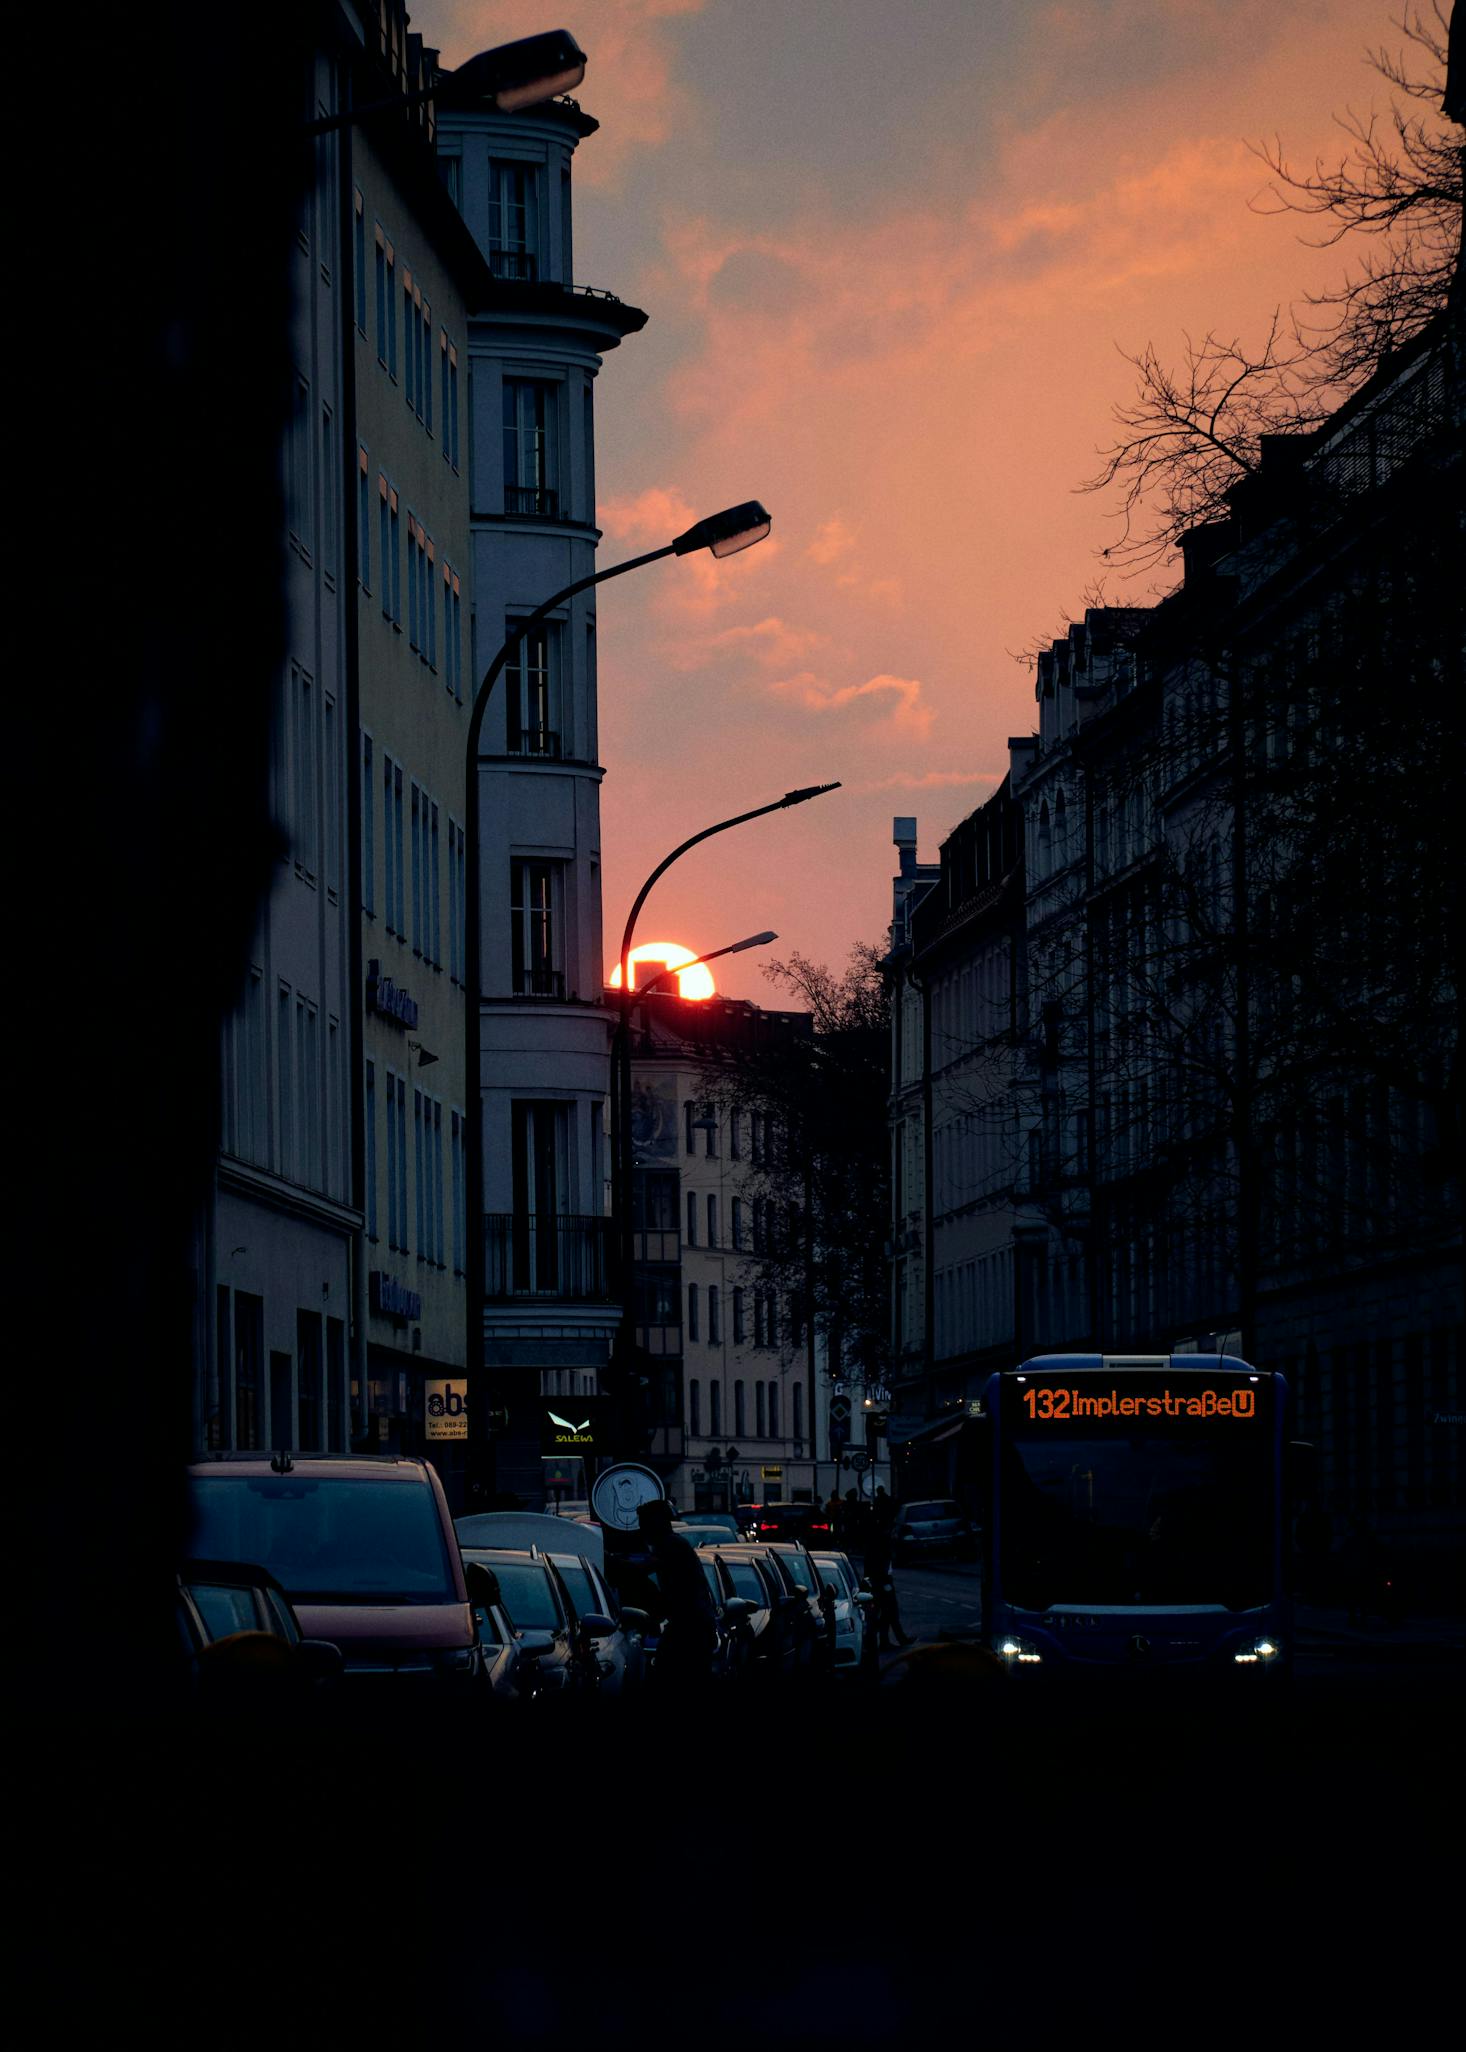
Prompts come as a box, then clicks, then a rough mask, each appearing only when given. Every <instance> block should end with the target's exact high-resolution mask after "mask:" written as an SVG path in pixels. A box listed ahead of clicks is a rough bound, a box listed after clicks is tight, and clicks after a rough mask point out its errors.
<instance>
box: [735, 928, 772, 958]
mask: <svg viewBox="0 0 1466 2052" xmlns="http://www.w3.org/2000/svg"><path fill="white" fill-rule="evenodd" d="M778 938H779V936H778V935H777V934H776V933H751V934H750V935H749V936H748V939H747V940H741V941H734V943H733V945H732V946H731V947H728V948H724V949H723V953H724V954H725V955H741V954H742V953H743V951H744V949H745V948H766V947H767V946H768V944H769V942H770V941H776V940H777V939H778Z"/></svg>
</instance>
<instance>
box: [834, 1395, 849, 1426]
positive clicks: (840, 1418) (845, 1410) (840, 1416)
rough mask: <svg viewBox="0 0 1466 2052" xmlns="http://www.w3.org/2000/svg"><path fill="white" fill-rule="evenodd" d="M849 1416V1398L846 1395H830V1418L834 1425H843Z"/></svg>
mask: <svg viewBox="0 0 1466 2052" xmlns="http://www.w3.org/2000/svg"><path fill="white" fill-rule="evenodd" d="M849 1416H850V1399H849V1397H848V1396H837V1397H831V1398H830V1418H831V1420H832V1422H833V1423H834V1424H836V1425H843V1424H845V1423H846V1421H847V1420H848V1418H849Z"/></svg>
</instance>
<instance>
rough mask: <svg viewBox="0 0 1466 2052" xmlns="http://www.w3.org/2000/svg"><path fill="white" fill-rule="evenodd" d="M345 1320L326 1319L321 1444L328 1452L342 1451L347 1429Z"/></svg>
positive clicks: (344, 1448)
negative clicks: (324, 1419) (323, 1407)
mask: <svg viewBox="0 0 1466 2052" xmlns="http://www.w3.org/2000/svg"><path fill="white" fill-rule="evenodd" d="M345 1421H346V1321H345V1319H344V1318H328V1319H327V1320H326V1422H325V1437H324V1439H323V1440H322V1442H321V1443H322V1446H323V1447H324V1448H325V1450H326V1451H327V1452H332V1453H335V1452H344V1451H345V1450H346V1446H347V1440H346V1431H345Z"/></svg>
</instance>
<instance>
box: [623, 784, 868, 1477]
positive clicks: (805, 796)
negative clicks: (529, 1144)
mask: <svg viewBox="0 0 1466 2052" xmlns="http://www.w3.org/2000/svg"><path fill="white" fill-rule="evenodd" d="M839 788H840V785H839V783H838V782H836V783H833V784H806V785H804V786H802V787H801V788H800V789H799V790H797V791H786V792H785V793H784V795H783V797H782V798H775V799H773V800H771V802H770V803H769V804H767V805H755V806H754V808H753V810H752V811H751V812H737V813H735V814H734V815H733V817H732V818H731V819H720V820H719V821H718V822H717V823H716V825H714V826H710V827H704V828H703V829H702V831H701V832H700V833H696V834H691V835H689V836H688V838H687V839H686V840H685V841H680V842H679V843H678V845H677V846H676V847H675V848H674V849H673V850H672V852H671V854H670V855H666V856H664V857H663V858H662V860H661V861H660V862H659V863H658V864H657V866H656V868H655V869H654V870H653V871H652V873H651V875H650V876H649V877H648V878H647V880H646V882H645V883H644V884H643V885H642V887H641V889H640V890H639V891H638V892H637V894H636V901H635V903H634V904H633V905H632V907H631V911H630V913H629V914H628V915H627V920H626V925H625V928H624V929H623V931H622V935H621V1003H620V1006H619V1009H618V1017H617V1020H616V1041H615V1047H614V1051H613V1059H612V1070H611V1073H612V1079H613V1083H614V1085H615V1097H614V1100H613V1104H614V1119H613V1124H612V1134H613V1146H612V1153H611V1171H612V1173H611V1213H612V1216H613V1217H614V1219H615V1221H616V1226H617V1233H616V1239H617V1247H618V1253H619V1259H620V1277H621V1323H620V1325H619V1326H618V1327H617V1331H616V1355H617V1357H618V1366H619V1368H620V1370H621V1376H620V1380H621V1383H622V1387H621V1388H620V1389H619V1390H618V1391H617V1396H618V1399H619V1400H620V1407H621V1408H620V1415H621V1420H622V1431H623V1432H629V1430H630V1419H631V1410H632V1406H631V1404H630V1401H629V1395H630V1392H629V1387H628V1386H627V1385H628V1383H629V1370H630V1364H631V1360H632V1354H633V1338H632V1335H633V1332H634V1330H635V1315H636V1306H635V1302H634V1300H633V1291H632V1267H633V1262H632V1248H633V1238H634V1235H633V1232H632V1223H631V1179H632V1166H633V1165H632V1159H631V1155H632V1146H631V1003H632V990H631V942H632V935H633V934H634V933H635V931H636V921H637V918H638V916H639V914H640V912H641V908H642V906H643V905H644V904H645V903H646V901H647V898H648V897H649V896H650V894H651V890H652V886H653V885H654V884H655V883H656V882H657V880H658V878H659V877H661V876H664V875H665V874H666V872H667V871H668V870H669V869H670V868H671V867H672V864H673V863H674V862H676V861H677V860H678V858H679V857H680V856H683V855H685V854H686V853H687V851H688V849H689V848H695V847H697V845H698V843H699V842H701V841H707V840H711V839H712V837H713V835H714V834H724V833H726V832H727V831H728V829H729V828H730V827H736V826H743V825H744V824H745V823H746V822H747V821H748V820H751V819H762V818H763V817H764V815H765V813H769V812H783V811H785V810H787V808H788V807H789V806H791V805H805V804H807V803H808V802H809V800H810V799H811V798H822V797H823V796H824V795H825V793H826V792H827V791H838V790H839ZM775 937H776V936H775ZM760 944H761V942H760V940H759V939H758V938H755V939H754V940H751V941H741V942H739V943H737V944H736V946H735V947H733V948H726V949H725V948H720V949H718V951H717V952H718V953H719V954H734V953H736V952H737V951H738V948H743V947H755V946H758V945H760ZM699 959H700V960H703V961H709V960H711V959H712V958H711V957H710V956H706V955H705V956H702V957H700V958H699ZM695 966H696V965H695V964H694V963H691V962H685V963H683V964H682V967H683V968H685V969H691V968H693V967H695ZM664 973H667V972H664ZM671 973H674V974H675V973H676V972H671ZM659 981H660V978H659V977H653V978H652V983H656V982H659ZM650 988H651V984H650V983H649V984H646V985H644V986H643V990H644V991H645V990H649V989H650ZM629 1451H630V1452H633V1453H634V1452H635V1451H636V1449H635V1448H631V1449H629Z"/></svg>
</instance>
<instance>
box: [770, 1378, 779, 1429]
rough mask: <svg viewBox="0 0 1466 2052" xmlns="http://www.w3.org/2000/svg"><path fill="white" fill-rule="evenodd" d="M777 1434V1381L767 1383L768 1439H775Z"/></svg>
mask: <svg viewBox="0 0 1466 2052" xmlns="http://www.w3.org/2000/svg"><path fill="white" fill-rule="evenodd" d="M778 1436H779V1385H778V1383H777V1382H771V1383H770V1384H769V1437H770V1439H777V1438H778Z"/></svg>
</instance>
